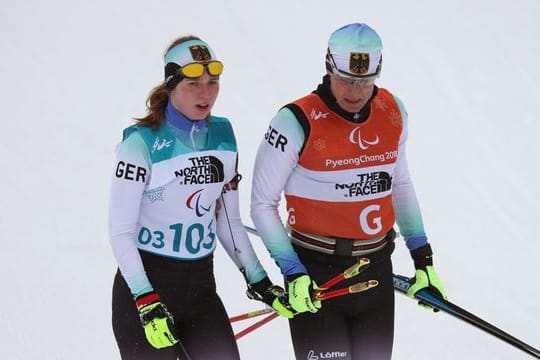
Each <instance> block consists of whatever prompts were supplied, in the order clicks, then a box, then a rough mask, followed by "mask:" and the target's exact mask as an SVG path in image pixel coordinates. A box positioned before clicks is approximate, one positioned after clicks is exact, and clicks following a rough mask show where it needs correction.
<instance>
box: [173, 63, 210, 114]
mask: <svg viewBox="0 0 540 360" xmlns="http://www.w3.org/2000/svg"><path fill="white" fill-rule="evenodd" d="M218 93H219V76H212V75H209V74H208V73H207V72H206V71H205V72H204V74H203V75H202V76H201V77H198V78H196V79H189V78H184V79H182V81H180V82H179V83H178V85H176V87H175V88H174V89H173V90H172V91H171V93H170V99H171V103H172V104H173V106H174V107H175V108H176V110H178V111H179V112H180V113H182V114H183V115H184V116H185V117H187V118H188V119H189V120H202V119H205V118H206V117H207V116H208V115H210V111H211V110H212V107H213V106H214V103H215V102H216V99H217V96H218Z"/></svg>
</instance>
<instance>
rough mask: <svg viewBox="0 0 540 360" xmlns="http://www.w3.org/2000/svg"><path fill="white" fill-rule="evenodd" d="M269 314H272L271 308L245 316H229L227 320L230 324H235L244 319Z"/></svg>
mask: <svg viewBox="0 0 540 360" xmlns="http://www.w3.org/2000/svg"><path fill="white" fill-rule="evenodd" d="M271 312H274V310H273V309H271V308H266V309H262V310H255V311H250V312H247V313H245V314H240V315H236V316H231V317H230V318H229V321H230V322H232V323H233V322H236V321H240V320H245V319H251V318H253V317H256V316H261V315H265V314H269V313H271Z"/></svg>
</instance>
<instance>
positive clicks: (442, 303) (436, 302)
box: [394, 275, 540, 359]
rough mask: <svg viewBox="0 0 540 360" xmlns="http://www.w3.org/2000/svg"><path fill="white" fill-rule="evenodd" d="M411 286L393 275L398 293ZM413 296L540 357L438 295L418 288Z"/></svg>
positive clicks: (530, 348) (535, 350)
mask: <svg viewBox="0 0 540 360" xmlns="http://www.w3.org/2000/svg"><path fill="white" fill-rule="evenodd" d="M411 286H412V281H411V279H409V278H407V277H405V276H401V275H394V289H395V290H396V291H398V292H400V293H403V294H405V295H406V294H407V290H408V289H409V288H410V287H411ZM415 297H416V298H417V299H418V300H421V301H422V302H424V303H426V304H428V305H431V306H433V307H436V308H437V309H440V310H442V311H444V312H445V313H447V314H449V315H451V316H454V317H456V318H457V319H460V320H463V321H465V322H466V323H469V324H470V325H473V326H475V327H477V328H479V329H480V330H483V331H485V332H487V333H489V334H491V335H493V336H495V337H497V338H499V339H500V340H503V341H505V342H506V343H508V344H510V345H512V346H515V347H516V348H518V349H520V350H523V351H525V352H526V353H527V354H529V355H531V356H533V357H535V358H537V359H540V351H539V350H538V349H535V348H534V347H532V346H530V345H528V344H526V343H524V342H523V341H521V340H519V339H517V338H515V337H513V336H512V335H510V334H508V333H506V332H504V331H502V330H501V329H499V328H497V327H495V326H494V325H492V324H490V323H488V322H487V321H485V320H482V319H481V318H479V317H478V316H476V315H474V314H471V313H470V312H468V311H467V310H465V309H463V308H461V307H459V306H457V305H455V304H453V303H451V302H450V301H448V300H445V299H443V298H441V297H439V296H436V295H434V294H431V293H429V292H427V291H425V290H420V291H419V292H417V293H416V295H415Z"/></svg>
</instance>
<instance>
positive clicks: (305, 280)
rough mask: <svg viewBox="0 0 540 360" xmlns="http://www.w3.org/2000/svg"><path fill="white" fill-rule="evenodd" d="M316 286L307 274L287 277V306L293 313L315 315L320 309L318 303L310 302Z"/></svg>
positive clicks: (319, 303)
mask: <svg viewBox="0 0 540 360" xmlns="http://www.w3.org/2000/svg"><path fill="white" fill-rule="evenodd" d="M316 288H317V285H316V284H315V282H314V281H312V280H311V278H310V277H309V275H307V274H302V273H300V274H294V275H290V276H288V277H287V289H288V292H289V304H290V305H291V307H292V308H293V309H294V311H296V312H299V313H302V312H306V311H309V312H312V313H316V312H317V311H319V309H320V308H321V302H320V301H312V299H311V296H312V294H313V292H314V290H315V289H316Z"/></svg>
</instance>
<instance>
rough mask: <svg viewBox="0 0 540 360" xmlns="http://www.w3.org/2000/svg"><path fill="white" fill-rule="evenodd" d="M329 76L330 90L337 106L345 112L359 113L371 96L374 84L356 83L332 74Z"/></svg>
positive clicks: (367, 82) (370, 82)
mask: <svg viewBox="0 0 540 360" xmlns="http://www.w3.org/2000/svg"><path fill="white" fill-rule="evenodd" d="M329 75H330V90H331V91H332V94H333V95H334V97H335V98H336V100H337V103H338V105H339V106H340V107H341V108H342V109H343V110H345V111H348V112H351V113H356V112H359V111H360V110H361V109H362V108H363V107H364V105H366V103H367V102H368V100H369V99H370V98H371V94H373V87H374V86H375V84H374V82H372V81H366V82H362V81H356V80H353V79H350V78H348V77H342V76H339V75H336V74H332V73H329Z"/></svg>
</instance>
